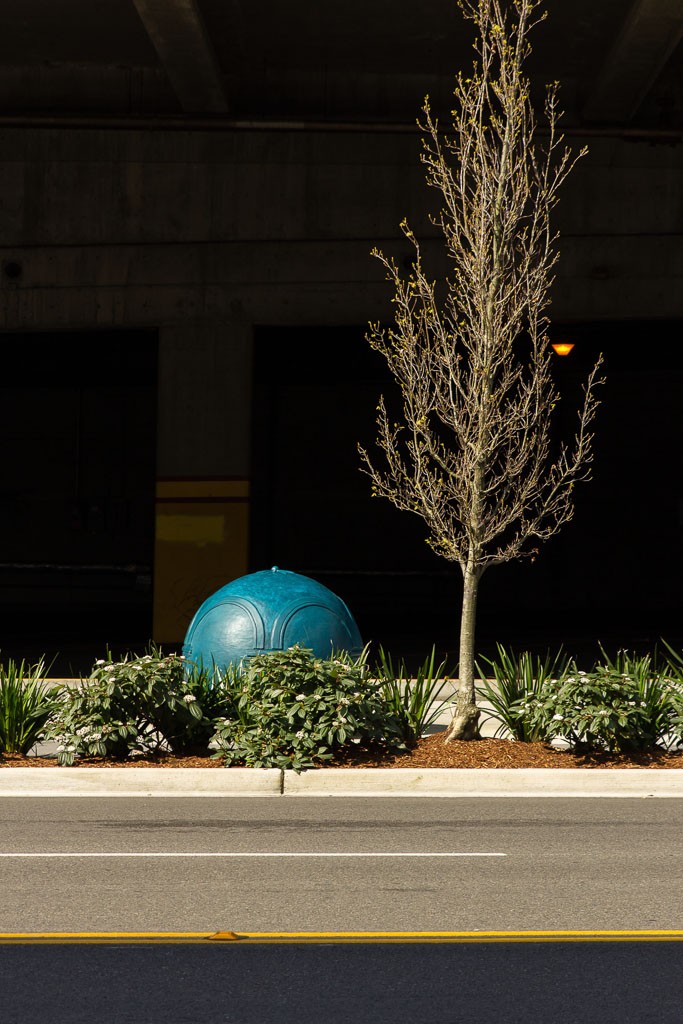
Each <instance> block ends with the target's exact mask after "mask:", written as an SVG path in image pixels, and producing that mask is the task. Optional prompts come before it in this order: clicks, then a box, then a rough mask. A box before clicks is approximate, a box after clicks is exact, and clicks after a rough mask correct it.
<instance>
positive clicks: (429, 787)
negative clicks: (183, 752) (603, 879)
mask: <svg viewBox="0 0 683 1024" xmlns="http://www.w3.org/2000/svg"><path fill="white" fill-rule="evenodd" d="M49 796H54V797H117V796H121V797H136V796H137V797H251V796H278V797H279V796H285V797H307V796H310V797H322V796H329V797H393V796H399V797H406V796H415V797H462V798H467V797H631V798H647V797H683V769H682V768H668V769H656V768H619V769H607V768H593V769H588V768H321V769H312V770H310V771H305V772H302V773H301V774H300V775H297V774H296V772H293V771H284V772H283V771H281V770H280V769H279V768H225V769H221V768H215V769H209V768H5V769H3V770H0V797H49Z"/></svg>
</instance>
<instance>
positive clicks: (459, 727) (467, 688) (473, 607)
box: [446, 563, 480, 743]
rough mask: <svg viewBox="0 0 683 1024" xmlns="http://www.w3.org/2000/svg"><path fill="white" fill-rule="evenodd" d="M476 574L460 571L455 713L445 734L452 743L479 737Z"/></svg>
mask: <svg viewBox="0 0 683 1024" xmlns="http://www.w3.org/2000/svg"><path fill="white" fill-rule="evenodd" d="M479 578H480V574H479V573H478V572H477V570H476V569H475V568H474V567H473V566H472V565H471V564H470V563H468V564H467V566H466V567H465V570H464V582H463V593H462V614H461V617H460V659H459V666H458V689H457V691H456V696H455V711H454V713H453V718H452V719H451V722H450V725H449V726H448V731H447V733H446V743H450V742H451V741H452V740H474V739H476V738H477V736H478V735H479V708H478V707H477V698H476V694H475V691H474V628H475V622H476V617H477V590H478V588H479Z"/></svg>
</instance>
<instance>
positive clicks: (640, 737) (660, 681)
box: [517, 652, 683, 752]
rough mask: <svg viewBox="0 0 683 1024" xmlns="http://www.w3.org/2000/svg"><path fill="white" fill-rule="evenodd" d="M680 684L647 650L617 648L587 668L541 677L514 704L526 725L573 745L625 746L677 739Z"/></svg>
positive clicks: (588, 748) (647, 745)
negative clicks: (641, 653) (532, 691)
mask: <svg viewBox="0 0 683 1024" xmlns="http://www.w3.org/2000/svg"><path fill="white" fill-rule="evenodd" d="M682 703H683V701H682V696H681V688H680V687H679V686H678V685H677V684H676V683H675V682H674V681H673V680H672V679H671V678H669V677H668V675H667V674H666V672H665V671H658V670H656V669H655V668H654V667H653V666H652V663H651V659H650V657H649V656H646V657H644V658H635V657H631V656H630V655H629V654H627V653H626V652H621V653H620V654H619V655H618V656H617V658H616V659H615V660H614V662H611V661H610V660H609V659H607V658H605V661H604V663H603V664H599V665H596V666H595V668H594V669H593V670H592V671H591V672H576V671H574V672H572V673H571V674H569V675H568V676H566V678H564V679H563V680H560V681H559V682H553V681H551V680H547V681H546V682H544V684H543V685H542V687H541V688H540V690H539V691H538V693H537V695H535V696H530V697H527V698H525V699H523V700H521V701H520V702H519V704H518V705H517V707H518V711H519V714H520V716H522V717H523V718H524V719H525V720H526V721H527V722H528V725H529V727H530V728H531V729H535V730H537V732H538V734H539V735H542V736H543V737H544V738H545V739H547V740H552V739H554V738H555V737H558V736H561V737H563V738H564V739H566V740H567V741H568V742H569V745H570V747H571V748H572V749H574V750H576V751H582V750H584V751H596V750H608V751H615V752H628V751H631V750H643V749H647V748H650V747H654V746H656V745H660V746H665V747H669V746H672V745H674V744H677V743H679V742H680V741H681V736H682V731H681V724H682V721H681V709H682Z"/></svg>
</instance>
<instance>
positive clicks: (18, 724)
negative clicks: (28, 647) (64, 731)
mask: <svg viewBox="0 0 683 1024" xmlns="http://www.w3.org/2000/svg"><path fill="white" fill-rule="evenodd" d="M45 675H46V668H45V662H44V661H43V660H42V659H41V660H40V661H39V662H37V663H36V664H35V665H28V664H27V663H26V662H24V661H21V662H19V664H17V663H16V662H15V661H13V660H12V659H11V658H10V660H9V661H8V662H7V664H6V665H2V666H0V754H2V753H4V754H28V752H29V750H30V749H31V747H33V746H35V744H36V743H37V742H38V741H39V740H41V739H42V738H43V736H44V735H45V731H46V725H47V722H48V720H49V718H50V715H52V713H53V712H54V711H55V710H56V708H57V707H58V704H59V699H58V696H57V694H56V691H55V689H54V687H52V686H50V685H49V684H48V683H45V682H43V680H44V678H45Z"/></svg>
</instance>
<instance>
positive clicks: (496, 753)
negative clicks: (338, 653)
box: [0, 732, 683, 769]
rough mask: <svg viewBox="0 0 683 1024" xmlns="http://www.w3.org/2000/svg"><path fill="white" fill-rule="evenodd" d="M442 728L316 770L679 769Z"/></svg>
mask: <svg viewBox="0 0 683 1024" xmlns="http://www.w3.org/2000/svg"><path fill="white" fill-rule="evenodd" d="M444 735H445V733H444V732H438V733H434V734H433V735H432V736H425V737H423V738H422V739H421V740H419V741H418V743H417V745H416V746H415V747H414V749H413V750H410V751H408V752H407V753H405V754H387V753H385V752H381V751H380V752H377V751H374V752H373V751H369V750H364V749H362V748H360V747H356V748H351V749H350V750H349V751H348V752H347V753H346V754H344V755H341V756H338V757H336V758H335V759H333V760H331V761H326V762H325V763H324V764H321V765H320V767H321V768H350V769H351V768H683V752H678V753H667V752H666V751H664V750H660V749H658V748H657V749H654V750H646V751H640V752H638V753H633V754H631V755H629V756H627V755H625V754H607V753H604V754H591V755H588V754H587V755H581V754H573V753H570V752H569V751H566V750H557V749H556V748H555V747H551V746H549V745H548V744H547V743H515V742H513V741H512V740H496V739H480V740H472V741H470V742H467V741H463V740H456V741H455V742H454V743H444ZM56 765H57V759H56V758H54V757H23V756H22V755H20V754H8V755H0V768H26V767H29V768H52V767H55V766H56ZM74 767H83V768H221V767H223V765H222V762H221V761H219V760H213V759H212V758H210V757H174V756H172V755H159V756H158V757H155V758H152V759H147V760H143V759H137V758H136V759H133V760H130V761H107V760H105V759H104V758H83V759H82V760H80V761H78V762H77V763H76V765H75V766H74Z"/></svg>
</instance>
